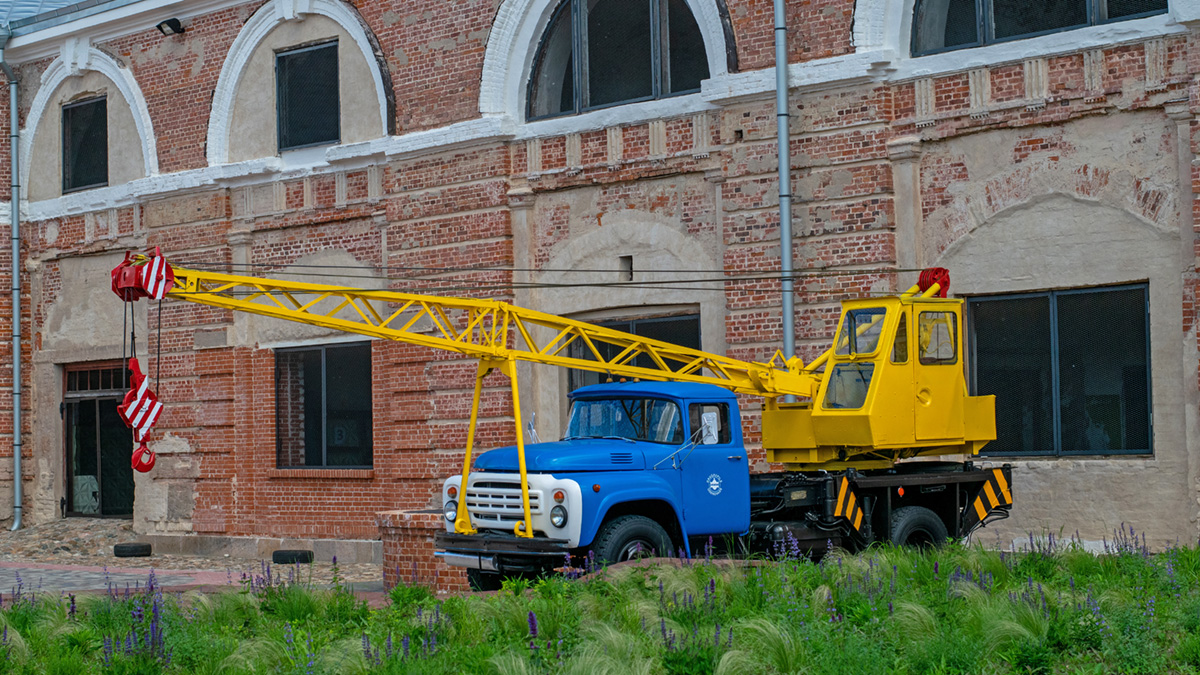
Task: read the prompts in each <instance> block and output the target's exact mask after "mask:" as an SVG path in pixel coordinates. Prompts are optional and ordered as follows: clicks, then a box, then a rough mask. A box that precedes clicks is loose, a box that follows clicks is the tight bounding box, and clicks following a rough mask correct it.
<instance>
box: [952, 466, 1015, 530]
mask: <svg viewBox="0 0 1200 675" xmlns="http://www.w3.org/2000/svg"><path fill="white" fill-rule="evenodd" d="M1006 472H1008V475H1005V473H1006ZM1011 478H1012V473H1011V469H992V472H991V475H990V476H988V479H987V480H986V481H984V482H983V486H982V487H981V488H979V492H978V493H976V494H975V498H974V499H972V500H971V501H970V502H969V503H968V504H967V506H966V509H965V511H964V512H963V516H962V529H963V532H970V531H971V530H974V529H975V528H976V527H978V526H979V524H980V523H982V522H984V521H985V520H987V518H988V516H990V515H992V514H994V513H995V512H997V511H1000V510H1004V511H1007V510H1008V509H1010V508H1012V503H1013V498H1012V491H1011V490H1010V488H1009V485H1010V484H1011V483H1010V481H1011Z"/></svg>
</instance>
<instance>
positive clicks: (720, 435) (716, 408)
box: [679, 402, 750, 535]
mask: <svg viewBox="0 0 1200 675" xmlns="http://www.w3.org/2000/svg"><path fill="white" fill-rule="evenodd" d="M705 415H707V416H708V417H709V419H713V418H714V417H715V419H716V424H715V425H714V426H710V427H709V429H710V430H711V432H710V433H708V434H705V433H704V430H703V428H702V420H703V419H704V416H705ZM688 422H689V424H688V442H687V443H685V449H684V450H683V451H682V452H681V453H680V454H679V457H680V462H681V464H680V466H679V472H680V482H681V483H682V492H681V494H682V497H683V508H684V515H683V520H684V527H685V528H686V529H687V533H688V534H689V535H704V534H719V533H723V532H736V533H741V532H745V531H746V530H747V528H749V527H750V469H749V467H748V464H749V461H750V458H749V457H747V456H746V449H745V448H744V447H743V446H742V444H741V442H740V441H741V434H740V433H734V429H733V427H732V426H731V425H732V424H736V423H738V421H734V420H731V419H730V405H729V404H728V403H703V402H691V403H689V404H688ZM714 427H715V428H714ZM693 443H694V445H692V444H693ZM687 445H691V447H686V446H687Z"/></svg>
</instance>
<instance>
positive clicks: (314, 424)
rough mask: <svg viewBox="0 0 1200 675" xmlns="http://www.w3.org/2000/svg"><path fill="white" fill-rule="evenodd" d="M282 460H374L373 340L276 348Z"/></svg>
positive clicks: (295, 463) (297, 463)
mask: <svg viewBox="0 0 1200 675" xmlns="http://www.w3.org/2000/svg"><path fill="white" fill-rule="evenodd" d="M275 430H276V448H277V466H278V468H280V469H295V468H345V469H368V468H371V466H372V421H371V346H370V343H367V342H362V343H354V344H348V345H326V346H321V347H309V348H299V349H280V350H276V352H275Z"/></svg>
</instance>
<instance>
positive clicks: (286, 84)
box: [275, 40, 341, 151]
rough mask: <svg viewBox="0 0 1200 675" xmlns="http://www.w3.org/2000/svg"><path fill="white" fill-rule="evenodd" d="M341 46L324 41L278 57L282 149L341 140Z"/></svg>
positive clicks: (280, 147) (278, 103)
mask: <svg viewBox="0 0 1200 675" xmlns="http://www.w3.org/2000/svg"><path fill="white" fill-rule="evenodd" d="M337 50H338V43H337V41H336V40H334V41H333V42H324V43H322V44H319V45H313V46H310V47H301V48H299V49H291V50H288V51H285V52H279V53H277V54H276V55H275V105H276V108H277V110H276V116H277V119H278V129H279V149H280V150H281V151H282V150H294V149H296V148H305V147H309V146H312V145H325V144H328V143H337V142H338V141H339V140H340V139H341V126H340V119H341V115H340V105H341V104H340V101H339V97H338V56H337Z"/></svg>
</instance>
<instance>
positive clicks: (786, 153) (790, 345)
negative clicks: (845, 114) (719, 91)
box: [775, 0, 796, 402]
mask: <svg viewBox="0 0 1200 675" xmlns="http://www.w3.org/2000/svg"><path fill="white" fill-rule="evenodd" d="M788 119H789V115H788V54H787V19H786V18H785V17H784V0H775V124H776V127H777V135H778V141H777V142H778V145H779V255H780V258H781V261H780V262H781V263H782V264H781V266H780V278H781V280H782V286H783V289H782V290H783V358H785V359H790V358H792V356H794V355H795V354H796V312H795V307H794V302H795V298H793V297H792V160H791V157H790V143H789V142H788V139H789V135H790V129H789V128H788V127H789V124H788ZM783 400H784V401H787V402H791V401H794V400H795V397H794V396H785V397H784V399H783Z"/></svg>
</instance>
